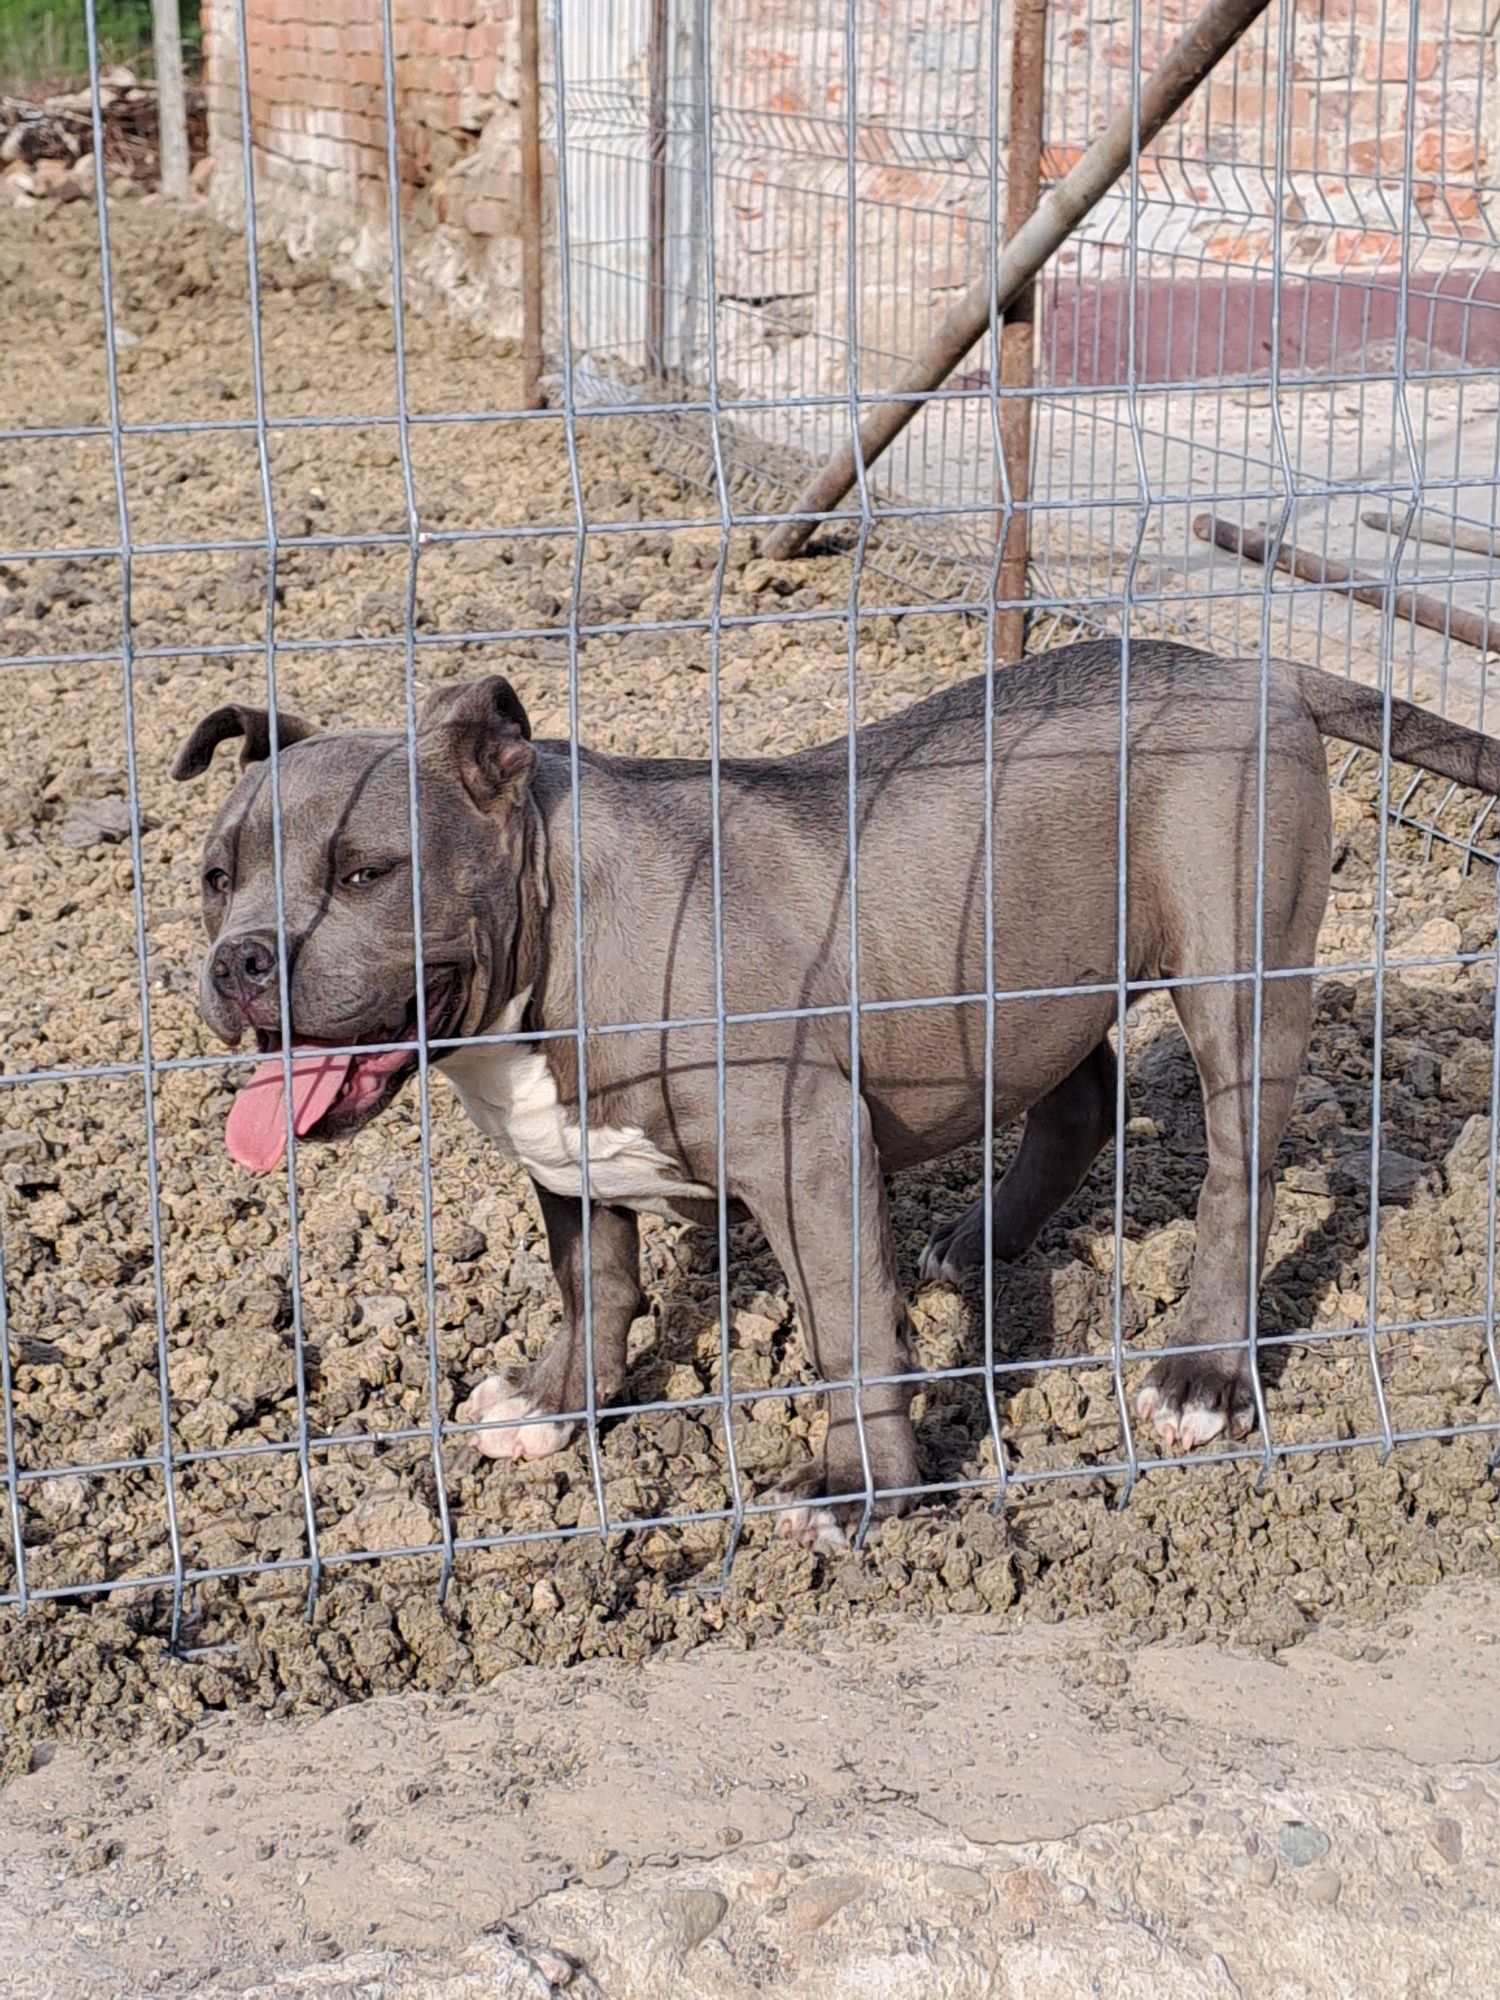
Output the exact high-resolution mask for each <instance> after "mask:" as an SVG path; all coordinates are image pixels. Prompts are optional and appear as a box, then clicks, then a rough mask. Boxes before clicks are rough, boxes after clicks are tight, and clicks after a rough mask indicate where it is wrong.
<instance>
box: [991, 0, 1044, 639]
mask: <svg viewBox="0 0 1500 2000" xmlns="http://www.w3.org/2000/svg"><path fill="white" fill-rule="evenodd" d="M1046 76H1047V0H1016V17H1015V29H1014V38H1013V41H1012V45H1011V59H1010V144H1009V147H1008V149H1007V152H1008V162H1007V180H1006V188H1005V240H1006V242H1007V243H1013V242H1014V241H1015V239H1016V237H1017V236H1018V235H1019V234H1020V232H1021V230H1022V228H1023V227H1024V226H1025V224H1026V223H1028V222H1029V221H1030V220H1031V217H1032V215H1033V214H1034V213H1035V211H1036V205H1037V202H1038V200H1039V199H1040V196H1041V191H1042V115H1043V106H1044V104H1045V101H1046V87H1047V86H1046ZM1035 383H1036V284H1035V281H1033V282H1032V283H1030V284H1028V285H1023V286H1022V288H1021V290H1020V291H1019V292H1018V293H1017V294H1016V296H1015V298H1014V299H1013V300H1012V301H1011V303H1010V305H1009V306H1008V307H1007V308H1006V310H1005V316H1004V319H1003V321H1002V324H1001V328H1000V389H1001V403H1000V447H1001V451H1002V452H1003V454H1004V459H1005V480H1004V486H1005V489H1006V490H1005V491H1004V492H1002V494H1001V500H1002V505H1003V512H1002V514H1001V522H1002V529H1001V533H1002V538H1003V547H1002V550H1001V555H1000V574H999V580H998V585H997V591H996V594H997V597H998V599H999V602H1000V610H999V612H998V614H997V616H996V620H995V658H996V661H997V662H998V663H999V664H1001V665H1004V666H1009V665H1011V664H1013V663H1014V662H1015V661H1016V660H1019V659H1020V657H1021V655H1022V654H1023V653H1024V652H1025V650H1026V607H1025V604H1024V603H1023V602H1022V601H1021V600H1022V599H1023V598H1024V597H1025V595H1026V572H1027V567H1028V565H1029V563H1030V560H1031V516H1030V514H1029V513H1028V512H1027V511H1026V503H1027V501H1028V500H1029V499H1030V498H1031V391H1032V389H1033V388H1034V386H1035Z"/></svg>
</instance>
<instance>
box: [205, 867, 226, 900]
mask: <svg viewBox="0 0 1500 2000" xmlns="http://www.w3.org/2000/svg"><path fill="white" fill-rule="evenodd" d="M203 886H204V887H205V888H206V889H208V890H210V891H211V892H212V893H213V894H214V895H215V896H227V895H228V894H229V877H228V875H227V874H226V873H225V872H224V870H223V869H222V868H210V869H209V871H208V873H207V874H206V875H205V876H204V878H203Z"/></svg>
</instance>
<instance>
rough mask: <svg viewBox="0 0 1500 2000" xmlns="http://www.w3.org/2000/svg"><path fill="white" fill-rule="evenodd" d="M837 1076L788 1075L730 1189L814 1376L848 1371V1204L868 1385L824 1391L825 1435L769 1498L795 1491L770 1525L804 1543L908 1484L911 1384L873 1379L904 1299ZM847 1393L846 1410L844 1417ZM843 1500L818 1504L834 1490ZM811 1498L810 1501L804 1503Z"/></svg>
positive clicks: (869, 1163) (838, 1378)
mask: <svg viewBox="0 0 1500 2000" xmlns="http://www.w3.org/2000/svg"><path fill="white" fill-rule="evenodd" d="M850 1088H851V1086H850V1083H849V1080H848V1078H847V1077H845V1076H843V1075H841V1074H840V1073H838V1072H837V1071H828V1070H823V1071H820V1072H818V1073H817V1077H816V1079H815V1080H812V1081H801V1080H799V1081H798V1083H797V1084H795V1085H794V1086H793V1092H792V1093H791V1095H792V1096H794V1097H795V1102H792V1101H790V1099H789V1100H788V1101H786V1102H784V1103H783V1104H782V1105H781V1106H780V1107H779V1114H780V1115H779V1117H778V1119H777V1121H776V1123H777V1128H778V1129H777V1130H776V1133H775V1137H774V1139H773V1140H769V1142H768V1143H764V1144H762V1145H760V1146H759V1147H757V1148H756V1149H755V1150H756V1153H757V1154H758V1155H759V1159H758V1163H757V1165H756V1168H755V1169H754V1174H753V1178H752V1179H745V1178H740V1179H739V1184H738V1185H737V1187H736V1189H735V1192H736V1194H738V1195H739V1196H740V1198H741V1199H742V1200H743V1201H744V1202H745V1204H746V1206H747V1207H749V1208H750V1209H751V1211H752V1212H753V1214H754V1216H755V1219H756V1221H757V1222H759V1224H760V1226H761V1228H762V1229H763V1230H764V1231H765V1234H766V1239H767V1241H768V1242H769V1244H770V1246H771V1248H772V1250H773V1251H774V1252H775V1254H776V1256H777V1258H778V1259H779V1261H780V1263H781V1267H782V1269H783V1270H784V1271H785V1273H786V1277H787V1282H788V1284H789V1285H790V1287H791V1290H792V1296H793V1298H794V1300H795V1301H796V1306H797V1314H798V1318H799V1320H800V1322H801V1326H802V1334H803V1339H804V1341H805V1343H806V1346H807V1351H808V1355H809V1358H810V1359H811V1361H812V1364H813V1366H814V1368H815V1369H816V1370H817V1373H818V1376H819V1378H820V1379H821V1380H822V1381H825V1382H852V1381H853V1380H854V1377H855V1373H856V1370H855V1360H856V1356H855V1323H854V1310H853V1304H854V1298H855V1292H856V1288H855V1284H854V1282H853V1279H854V1271H853V1262H854V1216H855V1212H856V1203H857V1204H858V1214H859V1268H858V1299H859V1354H858V1363H859V1366H858V1379H859V1382H860V1383H862V1384H868V1383H870V1381H871V1378H872V1377H874V1378H877V1379H876V1380H875V1382H874V1384H873V1386H867V1387H863V1388H860V1389H859V1390H858V1391H857V1392H856V1391H855V1390H853V1389H849V1388H839V1389H834V1390H831V1391H830V1393H829V1397H828V1437H827V1441H826V1443H825V1446H824V1449H823V1454H822V1459H821V1461H820V1462H819V1461H814V1463H813V1464H811V1465H810V1466H809V1467H808V1468H807V1471H806V1473H805V1474H803V1475H802V1476H800V1477H798V1478H796V1479H794V1480H792V1481H790V1482H788V1484H787V1485H785V1486H783V1487H782V1488H781V1489H779V1491H778V1493H777V1494H776V1495H774V1496H772V1497H774V1498H778V1499H784V1498H788V1497H790V1496H791V1495H792V1494H794V1493H795V1495H796V1496H797V1498H798V1500H799V1505H798V1506H797V1507H796V1508H793V1509H790V1510H789V1511H787V1512H785V1513H783V1514H781V1515H780V1516H779V1517H778V1522H777V1526H778V1530H779V1532H780V1533H782V1534H783V1535H790V1536H794V1537H796V1538H797V1539H799V1540H804V1541H807V1542H809V1543H811V1544H813V1545H814V1546H831V1545H834V1544H837V1543H841V1542H842V1541H843V1538H844V1529H845V1528H847V1527H851V1526H854V1525H856V1524H857V1523H858V1521H859V1520H860V1518H861V1516H862V1515H863V1513H864V1511H865V1506H866V1504H867V1499H868V1500H870V1501H873V1511H874V1513H875V1514H876V1515H877V1516H878V1515H885V1514H891V1513H895V1512H898V1511H899V1510H900V1509H901V1508H902V1507H904V1506H905V1505H906V1504H907V1500H906V1497H905V1494H904V1493H903V1492H902V1490H901V1489H908V1488H911V1487H913V1486H915V1485H916V1484H917V1483H918V1479H919V1476H920V1475H919V1473H918V1468H917V1448H916V1439H915V1437H914V1435H913V1432H912V1427H911V1418H910V1415H909V1414H908V1412H909V1408H910V1403H911V1388H910V1386H909V1385H908V1384H906V1383H898V1382H891V1381H880V1380H879V1379H878V1378H880V1377H889V1376H893V1375H900V1374H903V1373H905V1371H906V1370H907V1368H908V1366H909V1361H908V1355H907V1346H906V1327H907V1318H906V1308H905V1305H904V1303H903V1301H902V1297H901V1293H900V1290H899V1288H898V1286H897V1283H896V1269H895V1249H894V1244H893V1242H892V1237H891V1224H890V1214H889V1210H888V1207H887V1204H886V1197H885V1185H884V1182H883V1180H882V1178H881V1172H880V1157H879V1154H878V1153H877V1152H876V1149H875V1139H874V1135H873V1133H872V1132H871V1130H870V1118H869V1113H868V1111H867V1110H866V1108H865V1106H864V1104H863V1102H861V1103H860V1105H859V1158H858V1161H857V1163H856V1161H855V1159H854V1147H853V1140H852V1135H851V1125H850V1104H849V1091H850ZM856 1393H857V1396H858V1403H857V1409H858V1415H857V1416H856ZM849 1494H854V1495H858V1496H861V1497H860V1498H858V1499H856V1500H855V1501H854V1502H853V1503H852V1504H847V1503H846V1504H843V1505H840V1506H837V1507H833V1506H830V1505H828V1504H826V1503H827V1502H828V1501H830V1500H832V1499H835V1498H837V1497H838V1496H840V1495H849ZM815 1503H816V1504H815Z"/></svg>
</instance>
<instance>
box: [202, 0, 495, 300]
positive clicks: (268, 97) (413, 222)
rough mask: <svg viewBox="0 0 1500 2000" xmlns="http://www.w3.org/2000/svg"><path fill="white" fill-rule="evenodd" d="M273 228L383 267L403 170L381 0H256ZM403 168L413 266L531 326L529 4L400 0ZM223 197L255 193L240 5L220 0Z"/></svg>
mask: <svg viewBox="0 0 1500 2000" xmlns="http://www.w3.org/2000/svg"><path fill="white" fill-rule="evenodd" d="M245 12H246V39H247V44H248V49H249V58H250V60H249V76H250V91H249V95H250V127H251V133H252V137H253V139H254V145H255V173H256V203H257V212H258V215H259V216H260V217H261V222H262V227H263V228H266V227H268V228H269V229H270V230H271V232H272V233H274V234H277V235H280V236H282V237H284V238H285V239H287V240H288V241H290V242H291V243H292V244H293V246H294V247H301V248H303V249H307V250H313V249H317V250H320V251H323V252H324V253H325V254H329V255H332V256H334V257H335V259H336V260H337V259H338V258H339V257H340V256H341V255H342V256H343V257H344V258H345V259H346V261H347V262H348V263H349V264H350V265H351V267H352V268H353V269H354V270H356V271H360V270H363V271H367V272H369V273H371V274H373V273H374V272H375V271H377V270H378V269H379V268H380V267H381V265H382V260H383V256H384V244H385V242H386V239H387V231H386V222H385V218H386V210H387V205H388V188H389V169H388V157H387V140H386V129H387V118H386V93H385V82H384V62H383V52H382V38H381V17H380V9H379V6H378V4H376V0H246V9H245ZM393 25H394V68H395V109H396V155H397V172H398V176H399V185H400V190H401V206H402V212H403V215H404V216H405V218H406V219H407V224H408V227H407V230H406V232H405V244H406V248H407V259H408V275H409V276H410V277H411V279H412V281H413V284H414V287H415V289H416V290H417V292H418V293H419V294H420V291H421V289H422V287H423V286H424V285H426V286H429V287H435V288H436V289H437V290H439V291H443V292H447V293H450V294H453V295H456V296H461V297H463V298H464V299H465V301H466V305H467V309H468V310H469V312H470V313H471V315H472V316H474V317H476V318H479V319H481V320H483V321H484V322H485V323H487V324H489V325H490V326H491V327H492V328H493V329H494V330H495V331H497V332H504V333H511V334H514V333H515V332H516V331H517V330H518V313H517V309H516V300H515V290H516V281H517V254H516V245H515V231H516V227H517V202H518V185H517V179H518V168H519V161H518V149H517V138H518V109H517V105H518V86H517V67H516V38H517V21H516V9H515V4H514V0H393ZM204 29H205V33H204V51H205V69H206V85H207V91H208V98H209V118H210V148H211V151H212V153H213V155H214V161H215V165H214V181H215V200H216V202H217V203H218V205H219V206H221V208H223V209H224V210H225V211H226V212H233V211H234V210H236V209H237V208H238V206H239V204H240V202H241V201H242V189H241V185H240V182H241V174H240V166H239V153H240V105H241V86H240V74H239V70H240V65H239V50H238V41H237V34H238V30H237V24H236V8H235V6H234V4H233V0H205V4H204Z"/></svg>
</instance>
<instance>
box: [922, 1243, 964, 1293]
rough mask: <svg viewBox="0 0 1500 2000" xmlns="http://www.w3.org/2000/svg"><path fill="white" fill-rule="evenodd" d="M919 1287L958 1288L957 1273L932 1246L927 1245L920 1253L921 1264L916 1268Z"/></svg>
mask: <svg viewBox="0 0 1500 2000" xmlns="http://www.w3.org/2000/svg"><path fill="white" fill-rule="evenodd" d="M917 1283H918V1284H919V1285H952V1286H953V1287H954V1288H955V1289H957V1286H958V1273H957V1271H955V1270H954V1268H953V1266H952V1265H951V1264H950V1263H949V1262H948V1259H947V1258H946V1257H944V1256H943V1255H942V1254H941V1253H940V1252H939V1251H938V1249H937V1247H936V1246H935V1245H934V1244H931V1243H929V1244H928V1245H927V1247H926V1249H925V1250H924V1251H923V1252H922V1262H921V1263H920V1265H919V1266H918V1267H917Z"/></svg>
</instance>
